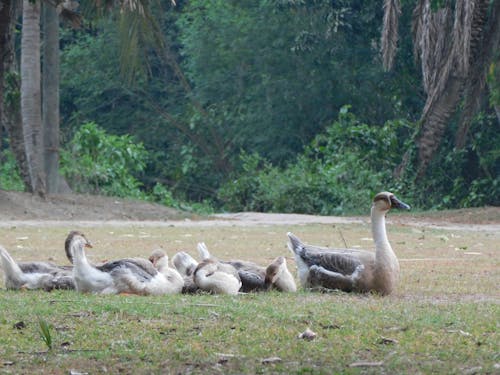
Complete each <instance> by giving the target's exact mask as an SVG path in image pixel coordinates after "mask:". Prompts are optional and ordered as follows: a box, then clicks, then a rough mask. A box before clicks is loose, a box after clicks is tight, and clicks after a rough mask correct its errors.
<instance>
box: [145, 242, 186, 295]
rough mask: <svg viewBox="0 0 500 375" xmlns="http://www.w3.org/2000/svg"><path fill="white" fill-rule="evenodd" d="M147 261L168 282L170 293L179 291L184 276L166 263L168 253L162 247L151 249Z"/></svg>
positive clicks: (182, 285) (180, 290) (182, 284)
mask: <svg viewBox="0 0 500 375" xmlns="http://www.w3.org/2000/svg"><path fill="white" fill-rule="evenodd" d="M149 261H150V262H151V263H152V264H153V267H155V268H156V269H157V270H158V271H159V272H160V273H162V274H163V275H164V276H165V277H166V278H167V280H168V282H169V283H170V288H171V293H180V292H182V288H183V287H184V278H183V277H182V276H181V274H180V273H179V272H178V271H177V270H176V269H175V268H172V267H170V266H169V265H168V255H167V254H166V253H165V252H164V251H163V250H162V249H156V250H153V252H152V253H151V255H150V257H149Z"/></svg>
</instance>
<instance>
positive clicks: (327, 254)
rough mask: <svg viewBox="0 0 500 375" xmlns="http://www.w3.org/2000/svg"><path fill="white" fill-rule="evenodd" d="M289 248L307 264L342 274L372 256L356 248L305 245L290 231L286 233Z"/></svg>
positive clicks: (347, 273)
mask: <svg viewBox="0 0 500 375" xmlns="http://www.w3.org/2000/svg"><path fill="white" fill-rule="evenodd" d="M288 238H289V244H288V246H289V248H290V250H292V252H293V253H294V254H295V255H296V256H298V257H300V258H301V259H302V261H304V263H305V264H306V265H307V266H308V267H311V266H313V265H316V266H320V267H323V268H325V269H327V270H329V271H333V272H338V273H341V274H344V275H350V274H352V273H353V272H354V271H355V270H356V268H357V267H358V266H359V265H361V264H364V263H365V262H366V261H367V260H369V259H370V258H373V257H374V254H373V253H371V252H369V251H364V250H357V249H329V248H325V247H319V246H312V245H306V244H304V243H303V242H301V241H300V240H299V239H298V237H296V236H295V235H293V234H292V233H288Z"/></svg>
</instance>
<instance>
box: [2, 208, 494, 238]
mask: <svg viewBox="0 0 500 375" xmlns="http://www.w3.org/2000/svg"><path fill="white" fill-rule="evenodd" d="M76 221H77V222H78V225H79V226H81V227H96V226H109V227H216V226H219V227H221V226H225V227H228V226H257V225H263V226H270V225H305V224H327V225H335V224H363V223H364V224H368V223H369V218H368V217H339V216H313V215H297V214H265V213H252V212H244V213H235V214H219V215H213V216H211V217H209V218H207V219H195V220H193V219H179V220H162V221H159V220H2V221H0V227H2V228H8V227H22V226H30V227H57V226H71V225H72V224H74V223H75V222H76ZM388 223H395V224H399V225H407V226H412V227H418V228H427V229H443V230H454V231H457V230H459V231H474V232H493V233H499V234H500V224H457V223H446V222H431V221H423V220H419V219H415V218H413V217H396V218H394V219H391V218H389V219H388Z"/></svg>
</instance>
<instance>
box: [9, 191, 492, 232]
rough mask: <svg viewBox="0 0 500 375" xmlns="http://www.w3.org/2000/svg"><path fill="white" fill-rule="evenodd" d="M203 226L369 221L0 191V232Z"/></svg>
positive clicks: (466, 221)
mask: <svg viewBox="0 0 500 375" xmlns="http://www.w3.org/2000/svg"><path fill="white" fill-rule="evenodd" d="M74 222H78V225H81V226H88V227H92V226H101V225H105V226H143V227H153V226H154V227H163V226H165V227H168V226H176V227H202V226H252V225H301V224H331V225H334V224H351V223H358V224H360V223H368V222H369V217H368V216H359V217H338V216H314V215H300V214H273V213H257V212H244V213H232V214H217V215H212V216H210V217H199V216H196V215H194V214H192V213H189V212H182V211H178V210H175V209H172V208H169V207H165V206H161V205H158V204H153V203H148V202H143V201H132V200H125V199H119V198H111V197H99V196H89V195H56V196H50V197H48V198H47V199H41V198H39V197H36V196H33V195H31V194H27V193H19V192H11V191H2V190H0V227H3V228H5V227H12V226H36V227H49V226H61V225H72V223H74ZM388 222H393V223H397V224H400V225H408V226H414V227H426V228H435V229H449V230H468V231H488V232H500V207H484V208H476V209H465V210H450V211H440V212H432V213H410V214H405V215H397V214H391V215H389V216H388Z"/></svg>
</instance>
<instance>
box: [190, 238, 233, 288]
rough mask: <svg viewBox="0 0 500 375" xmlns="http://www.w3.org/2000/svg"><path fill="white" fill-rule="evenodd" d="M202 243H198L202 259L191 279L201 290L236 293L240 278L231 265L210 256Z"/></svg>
mask: <svg viewBox="0 0 500 375" xmlns="http://www.w3.org/2000/svg"><path fill="white" fill-rule="evenodd" d="M203 245H204V244H202V243H199V244H198V252H199V253H200V256H201V258H202V261H201V262H200V263H198V265H197V266H196V269H195V270H194V273H193V280H194V282H195V284H196V285H197V286H198V288H200V289H201V290H204V291H207V292H211V293H215V294H238V291H239V290H240V288H241V279H240V277H239V275H238V271H237V270H236V268H234V267H233V266H232V265H230V264H227V263H223V262H219V261H218V260H217V259H215V258H213V257H211V256H210V253H208V249H206V246H203Z"/></svg>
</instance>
